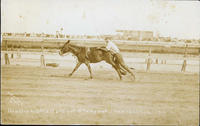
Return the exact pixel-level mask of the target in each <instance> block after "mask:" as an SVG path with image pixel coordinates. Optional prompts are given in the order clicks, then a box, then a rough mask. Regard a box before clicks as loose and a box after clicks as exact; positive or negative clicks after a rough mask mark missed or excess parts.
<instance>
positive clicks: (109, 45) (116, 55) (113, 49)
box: [105, 38, 135, 78]
mask: <svg viewBox="0 0 200 126" xmlns="http://www.w3.org/2000/svg"><path fill="white" fill-rule="evenodd" d="M105 41H106V49H107V50H109V51H110V52H111V54H112V55H113V56H114V62H115V63H116V65H117V66H118V67H120V66H122V67H120V68H124V69H125V70H127V71H128V72H129V73H130V74H131V75H132V76H133V77H134V74H133V73H132V72H131V71H130V69H129V68H128V66H126V64H125V63H124V60H123V57H122V55H121V54H120V50H119V49H118V47H117V45H115V44H114V43H113V42H112V41H111V40H110V39H109V38H106V39H105ZM119 65H120V66H119ZM121 70H122V71H121V72H123V74H124V75H125V74H126V72H125V71H124V70H123V69H121ZM134 78H135V77H134Z"/></svg>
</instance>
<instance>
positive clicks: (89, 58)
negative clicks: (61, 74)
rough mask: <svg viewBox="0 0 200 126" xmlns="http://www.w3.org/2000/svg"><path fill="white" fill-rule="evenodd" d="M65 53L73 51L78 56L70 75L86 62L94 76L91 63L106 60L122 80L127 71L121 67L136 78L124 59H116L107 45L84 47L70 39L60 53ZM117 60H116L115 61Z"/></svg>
mask: <svg viewBox="0 0 200 126" xmlns="http://www.w3.org/2000/svg"><path fill="white" fill-rule="evenodd" d="M65 53H72V54H73V55H74V56H76V57H77V59H78V62H77V64H76V66H75V68H74V69H73V71H72V72H71V73H70V74H69V75H68V76H69V77H71V76H72V75H73V73H74V72H75V71H76V70H77V69H78V68H79V67H80V65H81V64H83V63H84V64H85V65H86V66H87V68H88V70H89V73H90V78H91V79H92V78H93V75H92V71H91V67H90V63H98V62H101V61H105V62H106V63H108V64H110V65H112V67H113V68H114V69H115V70H116V71H117V73H118V76H119V78H120V80H122V75H125V74H126V73H125V72H123V71H124V70H122V69H121V68H120V66H121V67H123V68H124V69H125V70H126V71H128V72H129V73H130V74H131V75H132V77H133V80H134V79H135V76H134V74H133V73H132V72H131V71H130V70H129V68H128V67H127V66H126V65H125V63H124V61H123V59H122V58H121V59H119V58H118V59H115V60H114V55H113V54H112V53H111V52H110V51H108V50H106V48H105V47H101V48H99V47H83V46H78V45H74V44H71V43H70V40H68V41H67V42H66V43H65V44H64V45H63V47H62V48H61V50H60V52H59V54H60V56H62V55H63V54H65ZM115 61H116V62H115Z"/></svg>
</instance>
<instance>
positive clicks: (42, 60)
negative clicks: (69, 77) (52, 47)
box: [40, 40, 46, 67]
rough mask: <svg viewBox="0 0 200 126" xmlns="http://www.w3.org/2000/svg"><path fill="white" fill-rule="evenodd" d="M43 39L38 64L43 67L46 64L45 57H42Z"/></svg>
mask: <svg viewBox="0 0 200 126" xmlns="http://www.w3.org/2000/svg"><path fill="white" fill-rule="evenodd" d="M43 43H44V40H43V41H42V45H41V51H42V54H41V56H40V66H41V67H45V66H46V63H45V58H44V44H43Z"/></svg>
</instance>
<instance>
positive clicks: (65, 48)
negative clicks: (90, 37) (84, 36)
mask: <svg viewBox="0 0 200 126" xmlns="http://www.w3.org/2000/svg"><path fill="white" fill-rule="evenodd" d="M69 43H70V40H68V41H67V42H66V43H65V44H64V45H63V47H62V48H61V49H60V52H59V55H60V56H62V55H63V54H65V53H68V52H69Z"/></svg>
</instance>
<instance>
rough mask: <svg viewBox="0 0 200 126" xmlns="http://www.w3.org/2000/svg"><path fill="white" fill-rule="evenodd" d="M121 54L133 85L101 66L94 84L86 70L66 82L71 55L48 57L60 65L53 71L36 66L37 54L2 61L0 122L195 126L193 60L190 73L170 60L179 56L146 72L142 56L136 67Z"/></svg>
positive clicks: (196, 94)
mask: <svg viewBox="0 0 200 126" xmlns="http://www.w3.org/2000/svg"><path fill="white" fill-rule="evenodd" d="M30 55H31V58H30ZM123 55H124V57H125V61H126V62H127V64H128V65H129V66H131V65H132V66H131V67H134V68H136V70H135V71H134V73H135V75H136V80H135V81H134V82H133V81H131V79H130V78H129V77H130V76H125V77H124V79H123V80H122V81H119V79H118V76H117V74H116V72H115V71H114V70H113V69H112V68H111V67H110V66H108V65H107V66H106V65H104V64H105V63H99V64H97V65H92V70H93V75H94V79H92V80H90V79H87V78H88V77H89V73H88V71H87V69H86V67H84V66H82V67H81V68H80V69H78V71H77V72H76V73H75V74H74V75H73V76H72V77H70V78H69V77H67V74H68V73H70V72H71V71H72V69H73V67H74V66H75V64H74V63H75V60H74V59H72V57H71V56H66V57H57V58H55V56H54V55H50V54H49V56H46V58H47V59H46V62H54V63H55V62H56V63H58V64H59V65H60V66H59V67H56V68H52V67H45V68H44V67H40V60H39V58H40V55H38V54H37V55H33V54H32V53H31V54H25V53H24V55H22V58H21V59H15V58H14V59H10V61H11V65H4V59H3V57H2V66H1V72H2V77H1V116H2V120H1V121H2V122H1V123H3V124H138V125H139V124H148V125H194V126H195V125H198V124H199V75H198V69H199V66H198V65H197V64H195V63H196V60H194V59H195V58H193V59H192V58H190V59H191V61H189V63H190V64H189V65H188V67H187V70H188V71H189V72H185V73H181V72H180V68H181V65H180V63H182V61H177V62H175V61H174V59H176V60H179V59H181V58H182V57H175V58H174V57H173V56H168V58H167V59H169V61H167V63H169V64H165V65H164V64H154V65H152V71H151V72H145V64H142V63H140V61H141V62H143V59H139V57H141V56H138V57H137V55H134V56H135V57H133V58H135V61H134V62H135V63H131V62H132V61H133V60H131V59H130V58H131V55H126V54H123ZM170 57H171V59H170ZM172 57H173V58H172ZM165 58H166V57H165ZM63 59H64V61H65V63H64V62H63ZM136 59H137V60H136ZM170 60H171V61H170ZM170 63H171V64H170ZM193 69H195V70H193ZM196 69H197V70H196Z"/></svg>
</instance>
